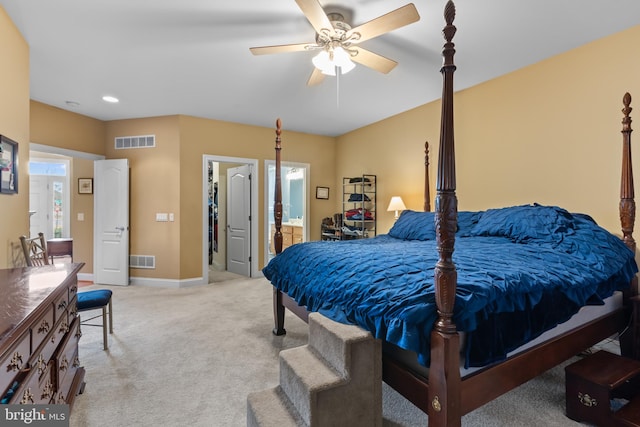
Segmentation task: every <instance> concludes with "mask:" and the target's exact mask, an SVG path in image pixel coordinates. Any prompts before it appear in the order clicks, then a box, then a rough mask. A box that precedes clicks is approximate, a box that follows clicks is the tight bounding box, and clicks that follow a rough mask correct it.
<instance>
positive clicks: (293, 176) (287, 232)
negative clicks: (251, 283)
mask: <svg viewBox="0 0 640 427" xmlns="http://www.w3.org/2000/svg"><path fill="white" fill-rule="evenodd" d="M309 168H310V165H309V164H308V163H293V162H282V164H281V177H280V179H281V183H282V229H281V232H282V238H283V239H282V249H283V250H284V249H286V248H288V247H289V246H291V245H294V244H296V243H301V242H306V241H308V240H309V227H308V218H309V215H308V212H309V179H308V177H309ZM275 179H276V168H275V162H274V161H273V160H267V161H265V194H266V195H267V197H266V198H265V203H266V206H265V212H267V220H266V222H267V224H266V227H265V230H266V232H267V235H266V236H265V242H266V248H265V252H264V253H265V264H266V263H268V262H269V260H270V259H271V258H273V257H274V256H275V248H274V242H273V234H274V232H275V220H274V217H273V200H274V196H275Z"/></svg>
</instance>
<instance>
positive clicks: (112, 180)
mask: <svg viewBox="0 0 640 427" xmlns="http://www.w3.org/2000/svg"><path fill="white" fill-rule="evenodd" d="M93 192H94V196H93V209H94V223H93V230H94V231H93V242H94V251H93V253H94V259H93V276H94V282H95V283H99V284H106V285H122V286H126V285H128V284H129V161H128V160H127V159H115V160H96V161H95V162H94V166H93Z"/></svg>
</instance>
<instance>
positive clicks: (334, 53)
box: [311, 46, 356, 76]
mask: <svg viewBox="0 0 640 427" xmlns="http://www.w3.org/2000/svg"><path fill="white" fill-rule="evenodd" d="M311 62H313V65H314V66H315V67H316V68H317V69H318V70H320V71H322V74H324V75H327V76H335V75H336V67H340V74H347V73H348V72H349V71H351V70H353V69H354V68H355V66H356V64H354V63H353V61H352V60H351V57H349V54H348V53H347V52H346V51H345V50H344V49H343V48H341V47H340V46H338V47H336V48H335V49H333V50H331V51H328V50H322V51H321V52H320V53H318V54H317V55H316V56H314V57H313V58H312V59H311Z"/></svg>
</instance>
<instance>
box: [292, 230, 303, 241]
mask: <svg viewBox="0 0 640 427" xmlns="http://www.w3.org/2000/svg"><path fill="white" fill-rule="evenodd" d="M292 228H293V233H291V234H293V239H294V240H295V238H296V237H299V238H301V239H302V227H292Z"/></svg>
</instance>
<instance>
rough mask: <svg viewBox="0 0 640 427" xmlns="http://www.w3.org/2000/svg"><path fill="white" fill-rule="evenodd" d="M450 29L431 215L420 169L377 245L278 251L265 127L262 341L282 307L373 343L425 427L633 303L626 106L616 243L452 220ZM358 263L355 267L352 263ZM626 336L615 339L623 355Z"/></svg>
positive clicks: (529, 370) (503, 213)
mask: <svg viewBox="0 0 640 427" xmlns="http://www.w3.org/2000/svg"><path fill="white" fill-rule="evenodd" d="M454 17H455V7H454V5H453V2H452V1H449V2H448V3H447V5H446V7H445V20H446V26H445V28H444V36H445V39H446V43H445V45H444V49H443V57H444V65H443V67H442V69H441V72H442V74H443V95H442V121H441V126H442V128H441V136H440V150H439V159H438V171H437V185H436V188H437V195H436V199H435V212H428V211H429V210H430V204H429V199H430V195H429V182H428V181H429V178H428V176H429V175H428V163H429V162H428V159H427V160H425V184H424V185H425V212H413V211H404V212H403V213H402V215H401V216H400V218H399V219H398V220H397V221H396V223H395V224H394V226H393V227H392V229H391V230H390V231H389V233H388V234H387V235H380V236H376V237H374V238H370V239H362V240H352V241H342V242H327V241H323V242H320V241H318V242H307V243H302V244H298V245H293V246H291V247H289V248H287V250H286V251H282V233H281V224H282V192H281V187H280V186H281V178H280V177H281V175H280V151H281V139H280V136H281V123H280V120H279V119H278V121H277V124H276V126H277V128H276V188H275V205H274V215H275V228H276V232H275V235H274V245H275V250H276V253H277V255H276V257H275V258H274V259H272V260H271V262H270V263H269V264H268V265H267V266H266V267H265V268H264V270H263V272H264V274H265V276H266V277H267V279H269V280H270V281H271V283H272V284H273V286H274V320H275V328H274V331H273V332H274V333H275V334H278V335H281V334H284V333H285V329H284V313H285V311H284V310H285V307H286V308H288V309H290V310H291V311H292V312H294V313H295V314H297V315H298V316H299V317H301V318H303V319H304V320H306V318H307V316H308V312H309V311H319V312H321V313H323V314H324V315H326V316H327V317H329V318H332V319H334V320H337V321H341V322H346V323H354V324H358V325H359V326H361V327H363V328H364V329H366V330H369V331H370V332H371V333H372V334H373V335H374V336H375V337H376V338H380V339H381V340H382V341H383V347H384V351H383V377H384V381H385V382H386V383H387V384H389V385H390V386H391V387H393V388H394V389H396V390H397V391H398V392H400V393H401V394H402V395H403V396H405V397H406V398H407V399H408V400H410V401H411V402H413V403H414V404H415V405H416V406H417V407H419V408H420V409H421V410H423V411H424V412H426V413H427V414H428V416H429V425H430V426H455V425H460V423H461V417H462V415H464V414H466V413H468V412H470V411H472V410H474V409H476V408H478V407H480V406H481V405H483V404H485V403H487V402H489V401H491V400H493V399H494V398H496V397H498V396H500V395H501V394H503V393H505V392H507V391H509V390H511V389H513V388H515V387H517V386H518V385H520V384H523V383H524V382H526V381H528V380H530V379H531V378H534V377H536V376H538V375H539V374H541V373H543V372H544V371H546V370H548V369H550V368H552V367H554V366H556V365H558V364H559V363H562V362H564V361H566V360H567V359H569V358H571V357H572V356H575V355H576V354H578V353H580V352H581V351H583V350H586V349H588V348H589V347H591V346H593V345H594V344H597V343H598V342H600V341H602V340H604V339H606V338H608V337H610V336H613V335H616V334H619V333H621V332H622V331H624V330H625V328H627V327H628V325H629V322H630V308H629V307H630V303H629V299H630V298H631V297H632V296H634V295H635V294H636V293H637V284H636V278H635V274H636V272H637V271H638V270H637V266H636V263H635V241H634V239H633V237H632V232H633V225H634V219H635V202H634V188H633V178H632V167H631V148H630V135H631V118H630V112H631V108H630V102H631V97H630V96H629V94H626V95H625V96H624V99H623V103H624V109H623V113H624V117H623V129H622V134H623V162H622V163H623V171H622V186H621V200H620V219H621V223H622V231H623V239H622V240H621V239H619V238H618V237H616V236H614V235H612V234H610V233H608V232H607V231H605V230H604V229H602V228H601V227H599V226H598V225H597V224H596V223H595V222H594V221H593V220H592V219H591V218H590V217H588V216H587V215H583V214H574V213H570V212H567V211H566V210H564V209H562V208H559V207H557V206H541V205H537V204H533V205H524V206H514V207H508V208H503V209H490V210H487V211H482V212H458V211H457V199H456V194H455V190H456V182H455V158H454V139H453V72H454V71H455V65H454V62H453V55H454V52H455V51H454V44H453V43H452V38H453V36H454V34H455V27H454V26H453V20H454ZM426 151H427V150H425V152H426ZM454 245H455V252H454ZM360 251H363V252H364V253H366V254H367V257H366V258H365V259H363V257H358V258H357V260H356V259H354V258H353V256H352V255H353V254H357V253H359V252H360ZM636 298H637V297H636ZM505 326H506V327H505ZM630 335H631V334H630V333H629V334H623V335H621V348H622V350H623V353H624V354H629V355H630V354H631V352H632V343H631V336H630ZM636 357H637V355H636Z"/></svg>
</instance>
